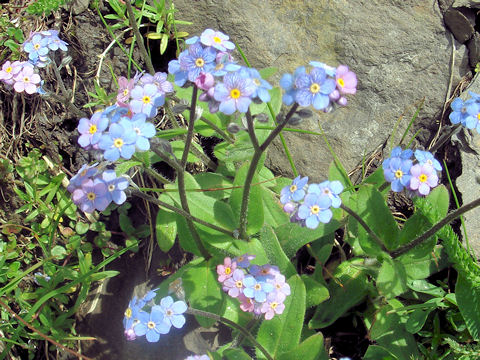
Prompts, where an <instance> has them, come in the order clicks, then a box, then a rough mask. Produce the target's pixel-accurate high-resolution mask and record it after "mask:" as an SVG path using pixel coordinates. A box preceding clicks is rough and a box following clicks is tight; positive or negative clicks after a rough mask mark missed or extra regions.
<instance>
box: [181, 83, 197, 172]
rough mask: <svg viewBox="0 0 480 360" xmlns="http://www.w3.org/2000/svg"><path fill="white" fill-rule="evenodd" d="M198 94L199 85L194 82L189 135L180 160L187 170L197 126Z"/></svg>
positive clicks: (183, 167)
mask: <svg viewBox="0 0 480 360" xmlns="http://www.w3.org/2000/svg"><path fill="white" fill-rule="evenodd" d="M197 94H198V87H197V86H196V85H195V84H194V85H193V91H192V101H191V103H190V119H189V121H188V128H187V137H186V138H185V147H184V149H183V154H182V160H181V161H180V166H181V167H182V169H184V170H185V165H186V164H187V157H188V153H189V151H190V145H191V144H192V140H193V130H194V126H195V108H196V107H197Z"/></svg>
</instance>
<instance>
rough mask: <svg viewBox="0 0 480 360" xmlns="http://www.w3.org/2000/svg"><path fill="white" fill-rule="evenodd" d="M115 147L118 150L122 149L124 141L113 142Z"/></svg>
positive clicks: (119, 139) (118, 139)
mask: <svg viewBox="0 0 480 360" xmlns="http://www.w3.org/2000/svg"><path fill="white" fill-rule="evenodd" d="M113 146H115V147H116V148H121V147H122V146H123V139H121V138H117V139H115V140H113Z"/></svg>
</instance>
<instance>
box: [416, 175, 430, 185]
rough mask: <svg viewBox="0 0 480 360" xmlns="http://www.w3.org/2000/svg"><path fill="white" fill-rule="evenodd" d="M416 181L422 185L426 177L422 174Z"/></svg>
mask: <svg viewBox="0 0 480 360" xmlns="http://www.w3.org/2000/svg"><path fill="white" fill-rule="evenodd" d="M418 180H420V182H422V183H423V182H425V181H427V180H428V176H427V175H425V174H422V175H420V176H419V177H418Z"/></svg>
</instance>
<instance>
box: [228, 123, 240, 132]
mask: <svg viewBox="0 0 480 360" xmlns="http://www.w3.org/2000/svg"><path fill="white" fill-rule="evenodd" d="M240 130H241V128H240V126H238V124H235V123H230V124H228V125H227V131H228V132H229V133H231V134H236V133H238V132H239V131H240Z"/></svg>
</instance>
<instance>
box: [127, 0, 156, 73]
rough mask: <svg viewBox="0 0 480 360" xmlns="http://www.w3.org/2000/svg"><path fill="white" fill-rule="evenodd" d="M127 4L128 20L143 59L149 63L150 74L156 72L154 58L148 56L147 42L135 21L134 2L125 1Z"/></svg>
mask: <svg viewBox="0 0 480 360" xmlns="http://www.w3.org/2000/svg"><path fill="white" fill-rule="evenodd" d="M125 5H126V6H127V13H128V20H129V22H130V26H131V28H132V29H133V33H134V34H135V38H136V39H137V43H138V48H139V49H140V54H142V57H143V61H145V64H146V65H147V70H148V72H149V73H150V75H153V74H155V69H154V68H153V64H152V59H151V58H150V56H148V52H147V49H146V48H145V44H144V43H143V36H142V34H140V30H138V25H137V22H136V21H135V14H134V13H133V9H132V4H130V1H125Z"/></svg>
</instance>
